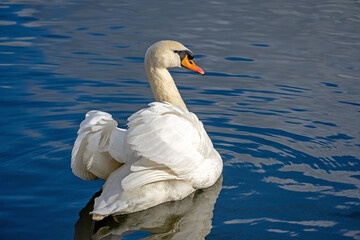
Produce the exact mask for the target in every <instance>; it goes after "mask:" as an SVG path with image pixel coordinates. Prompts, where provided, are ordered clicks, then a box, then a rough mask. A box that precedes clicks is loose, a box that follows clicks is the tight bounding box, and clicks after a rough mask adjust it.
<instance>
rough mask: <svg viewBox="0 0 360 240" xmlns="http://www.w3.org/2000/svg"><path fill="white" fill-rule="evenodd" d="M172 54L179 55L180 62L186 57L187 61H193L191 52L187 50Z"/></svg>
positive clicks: (176, 51)
mask: <svg viewBox="0 0 360 240" xmlns="http://www.w3.org/2000/svg"><path fill="white" fill-rule="evenodd" d="M174 52H175V53H177V54H179V56H180V59H181V61H182V60H183V59H184V58H185V57H186V56H188V59H189V60H192V59H194V54H193V53H192V52H190V51H189V50H179V51H178V50H175V51H174Z"/></svg>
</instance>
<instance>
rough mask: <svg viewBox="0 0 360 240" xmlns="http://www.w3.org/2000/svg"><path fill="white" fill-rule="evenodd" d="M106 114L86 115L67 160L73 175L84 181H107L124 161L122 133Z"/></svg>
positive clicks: (91, 112) (123, 133)
mask: <svg viewBox="0 0 360 240" xmlns="http://www.w3.org/2000/svg"><path fill="white" fill-rule="evenodd" d="M116 126H117V122H116V121H115V120H114V119H113V118H112V116H111V115H110V114H108V113H105V112H101V111H90V112H88V113H87V114H86V118H85V119H84V121H82V123H81V124H80V129H79V131H78V137H77V138H76V140H75V144H74V148H73V150H72V154H71V155H72V156H71V168H72V171H73V173H74V174H75V175H76V176H78V177H80V178H82V179H84V180H95V179H98V178H102V179H107V177H108V176H109V174H110V173H111V172H112V171H114V170H115V169H117V168H118V167H120V166H121V165H122V163H123V162H124V161H125V158H126V156H125V155H126V153H125V151H126V147H125V144H124V143H125V130H123V129H120V128H117V127H116Z"/></svg>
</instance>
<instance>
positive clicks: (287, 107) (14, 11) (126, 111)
mask: <svg viewBox="0 0 360 240" xmlns="http://www.w3.org/2000/svg"><path fill="white" fill-rule="evenodd" d="M359 12H360V3H359V1H323V0H320V1H316V2H313V1H302V2H298V1H245V0H244V1H228V2H217V1H176V2H170V1H169V2H164V1H134V2H131V1H111V0H105V1H61V0H54V1H36V0H33V1H32V0H29V1H20V0H19V1H16V0H13V1H12V0H9V1H0V81H1V82H0V92H1V97H0V99H1V103H0V107H1V108H0V111H1V114H2V117H1V118H0V123H1V124H0V141H1V149H0V156H1V167H0V187H1V188H0V189H1V194H0V238H1V239H73V238H75V239H91V238H93V239H202V238H204V237H205V235H207V237H206V239H228V240H230V239H319V238H322V239H360V120H359V119H360V97H359V96H360V84H359V81H360V54H359V52H360V41H359V39H360V31H359V25H360V14H359ZM163 39H173V40H177V41H179V42H182V43H184V44H185V45H186V46H187V47H189V48H190V49H191V50H192V51H193V52H194V53H195V61H196V63H197V64H198V65H199V66H200V67H201V68H203V69H204V71H205V72H206V75H205V77H202V76H200V75H196V74H193V73H190V72H187V71H185V70H181V69H173V70H172V71H171V73H172V75H173V77H174V78H175V81H176V83H177V85H178V87H179V89H180V91H181V94H182V96H183V98H184V100H185V102H186V103H187V105H188V108H189V109H190V110H191V111H192V112H194V113H195V114H197V116H198V117H199V119H200V120H201V121H202V122H203V123H204V125H205V128H206V130H207V131H208V133H209V136H210V137H211V139H212V140H213V143H214V145H215V147H216V148H217V149H218V151H219V153H220V154H221V156H222V157H223V161H224V171H223V179H222V180H221V181H219V182H218V183H217V185H216V186H214V187H213V188H211V189H207V190H204V191H200V192H197V193H196V194H194V195H192V196H190V197H189V198H187V199H184V200H183V201H181V202H177V203H168V204H165V205H163V206H158V207H156V208H154V209H150V210H149V211H145V212H141V213H138V214H136V215H129V216H125V217H124V216H123V217H119V218H118V219H108V220H107V221H105V222H102V223H94V222H92V221H91V220H90V219H89V218H88V212H89V211H91V198H92V196H93V195H94V194H95V193H96V192H98V191H99V190H100V189H101V186H102V184H103V181H100V180H98V181H93V182H86V181H83V180H81V179H79V178H77V177H75V176H74V175H73V174H72V172H71V169H70V155H71V149H72V146H73V143H74V140H75V138H76V132H77V129H78V126H79V124H80V122H81V121H82V119H83V118H84V116H85V113H86V112H87V111H89V110H93V109H98V110H102V111H106V112H109V113H111V114H112V115H113V117H114V118H115V119H116V120H117V121H118V122H119V126H120V127H125V124H126V119H127V118H128V117H129V116H130V115H131V114H132V113H133V112H135V111H137V110H140V109H142V108H144V107H145V106H146V105H147V103H149V102H151V101H153V97H152V94H151V91H150V87H149V84H148V82H147V80H146V75H145V70H144V66H143V61H144V54H145V51H146V49H147V48H148V47H149V46H150V45H152V44H153V43H154V42H156V41H158V40H163ZM89 201H90V202H89ZM88 202H89V204H88ZM87 204H88V206H87V207H86V208H84V207H85V206H86V205H87ZM89 206H90V208H89ZM79 214H80V215H79ZM79 216H81V217H79ZM74 236H75V237H74Z"/></svg>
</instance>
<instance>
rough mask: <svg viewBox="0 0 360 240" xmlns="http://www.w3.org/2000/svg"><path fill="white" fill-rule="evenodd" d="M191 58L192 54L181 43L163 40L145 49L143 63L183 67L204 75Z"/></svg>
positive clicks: (164, 66) (149, 65)
mask: <svg viewBox="0 0 360 240" xmlns="http://www.w3.org/2000/svg"><path fill="white" fill-rule="evenodd" d="M193 58H194V54H193V53H192V52H191V51H190V50H189V49H188V48H186V47H185V46H184V45H182V44H181V43H179V42H176V41H170V40H163V41H159V42H157V43H155V44H153V45H152V46H151V47H149V49H148V50H147V51H146V55H145V65H146V66H147V67H150V68H172V67H184V68H187V69H189V70H191V71H194V72H197V73H200V74H202V75H204V74H205V72H204V71H203V70H202V69H201V68H200V67H198V66H197V65H196V64H195V63H194V61H193Z"/></svg>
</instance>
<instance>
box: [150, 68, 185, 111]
mask: <svg viewBox="0 0 360 240" xmlns="http://www.w3.org/2000/svg"><path fill="white" fill-rule="evenodd" d="M146 74H147V76H148V79H149V82H150V86H151V90H152V92H153V95H154V98H155V100H156V101H157V102H168V103H171V104H172V105H175V106H182V107H185V108H186V105H185V103H184V101H183V99H182V98H181V95H180V93H179V90H178V89H177V87H176V84H175V82H174V79H173V78H172V77H171V74H170V72H169V71H168V70H167V69H166V68H156V67H152V66H148V65H146Z"/></svg>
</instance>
